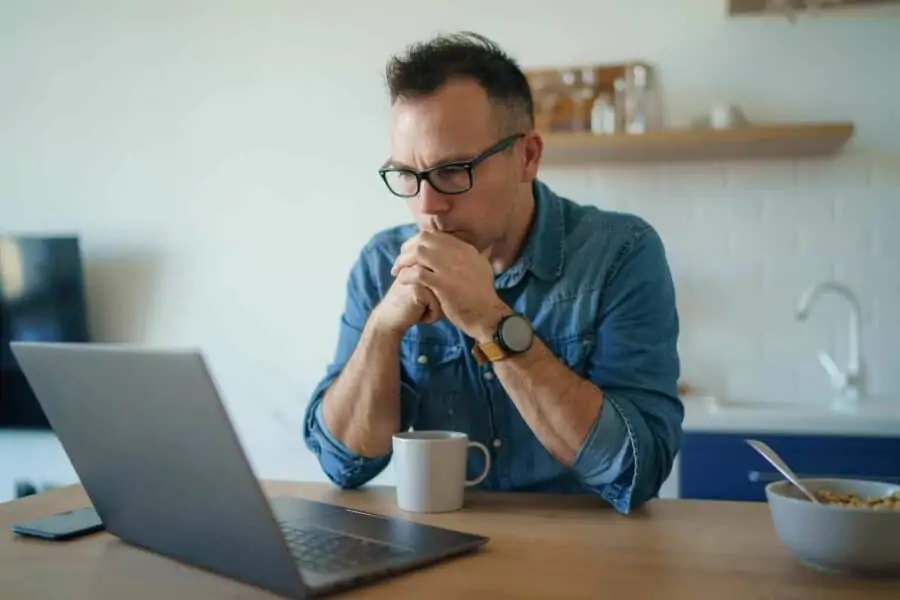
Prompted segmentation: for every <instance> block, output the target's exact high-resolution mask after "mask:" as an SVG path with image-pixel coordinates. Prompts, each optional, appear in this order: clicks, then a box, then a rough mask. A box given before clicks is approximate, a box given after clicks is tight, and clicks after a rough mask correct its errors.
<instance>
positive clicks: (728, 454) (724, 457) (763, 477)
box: [678, 431, 900, 502]
mask: <svg viewBox="0 0 900 600" xmlns="http://www.w3.org/2000/svg"><path fill="white" fill-rule="evenodd" d="M748 438H749V439H758V440H761V441H763V442H765V443H767V444H768V445H769V446H771V447H772V449H773V450H775V451H776V452H778V454H780V455H781V457H782V458H784V460H785V462H787V464H788V465H790V467H791V468H792V469H793V470H794V471H795V472H796V473H797V475H798V476H800V477H845V478H856V479H875V480H879V481H887V482H891V483H900V438H898V437H862V436H839V435H793V434H792V435H785V434H777V435H770V434H763V433H755V432H752V431H748V432H741V433H695V432H685V434H684V439H683V442H682V447H681V452H680V453H679V470H678V484H679V496H680V497H681V498H696V499H709V500H744V501H753V502H764V501H765V499H766V494H765V487H766V485H768V484H769V483H771V482H772V481H777V480H780V479H784V478H783V477H782V476H781V474H780V473H778V472H777V471H776V470H775V468H774V467H772V466H771V465H770V464H769V463H768V462H767V461H766V460H765V459H764V458H763V457H762V456H760V455H759V454H758V453H757V452H756V451H755V450H754V449H753V448H751V447H750V446H748V445H747V443H746V442H745V441H744V440H746V439H748Z"/></svg>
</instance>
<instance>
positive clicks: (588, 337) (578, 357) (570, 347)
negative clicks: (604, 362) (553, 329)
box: [544, 334, 597, 378]
mask: <svg viewBox="0 0 900 600" xmlns="http://www.w3.org/2000/svg"><path fill="white" fill-rule="evenodd" d="M544 344H545V345H546V346H547V348H549V349H550V351H551V352H552V353H553V354H554V355H555V356H556V357H557V358H558V359H559V360H560V361H562V362H563V364H565V365H566V366H567V367H569V370H571V371H572V372H573V373H575V374H576V375H579V376H580V377H584V378H587V377H588V375H589V374H590V365H591V355H592V354H593V352H594V348H596V346H597V337H596V336H595V335H594V334H577V335H570V336H564V337H559V338H550V339H548V340H545V341H544Z"/></svg>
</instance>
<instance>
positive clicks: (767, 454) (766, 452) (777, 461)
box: [746, 440, 819, 504]
mask: <svg viewBox="0 0 900 600" xmlns="http://www.w3.org/2000/svg"><path fill="white" fill-rule="evenodd" d="M746 442H747V443H748V444H749V445H750V446H751V447H752V448H753V449H754V450H756V451H757V452H759V453H760V454H762V456H763V458H765V459H766V460H767V461H769V462H770V463H772V466H773V467H775V468H776V469H778V471H779V472H780V473H781V474H782V475H784V476H785V477H786V478H787V480H788V481H790V482H791V483H793V484H794V485H795V486H797V489H799V490H800V491H801V492H803V494H804V495H805V496H806V497H807V498H809V499H810V500H812V501H813V502H815V503H817V504H818V503H819V499H818V498H816V496H815V495H814V494H813V493H812V492H810V491H809V490H808V489H806V486H804V485H803V484H802V483H800V478H799V477H797V476H796V475H795V474H794V472H793V471H791V469H790V467H788V466H787V465H786V464H785V462H784V461H783V460H781V457H780V456H778V454H777V453H776V452H775V451H774V450H772V449H771V448H770V447H769V446H768V444H766V443H764V442H760V441H759V440H746Z"/></svg>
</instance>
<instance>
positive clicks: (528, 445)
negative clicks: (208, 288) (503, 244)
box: [303, 181, 684, 513]
mask: <svg viewBox="0 0 900 600" xmlns="http://www.w3.org/2000/svg"><path fill="white" fill-rule="evenodd" d="M533 190H534V196H535V202H536V205H535V219H534V221H533V224H532V227H531V230H530V233H529V234H528V237H527V238H526V241H525V244H524V246H523V250H522V252H521V253H520V255H519V258H518V259H517V261H516V262H515V263H514V264H513V265H512V266H510V267H509V268H508V269H507V270H506V271H504V272H503V273H500V274H498V275H497V276H496V277H495V281H494V285H495V288H496V290H497V293H498V295H499V296H500V298H501V299H502V300H503V301H504V302H506V303H507V304H508V305H509V306H510V307H511V308H512V309H513V310H515V311H517V312H520V313H522V314H524V315H525V316H526V317H527V318H528V319H529V320H530V321H531V323H532V326H533V327H534V330H535V333H536V335H537V336H538V337H539V338H540V339H541V341H543V343H544V344H545V345H546V346H547V347H548V348H549V349H550V350H551V351H552V352H553V353H554V354H555V355H556V356H557V357H558V358H559V359H560V360H561V361H563V362H564V363H565V365H567V366H568V368H569V369H570V370H571V371H573V372H574V373H576V374H577V375H579V376H581V377H583V378H586V379H588V380H590V381H591V382H593V383H594V384H595V385H596V386H597V387H598V388H599V389H600V390H602V392H603V397H604V401H603V405H602V409H601V411H600V414H599V416H598V417H597V419H596V421H595V422H594V423H593V424H592V427H591V429H590V431H589V433H588V436H587V438H586V439H585V441H584V443H583V445H582V447H581V448H580V449H579V451H578V453H577V455H576V458H575V462H574V464H573V465H572V467H571V468H570V467H566V466H565V465H563V464H562V463H561V462H559V461H558V460H557V459H556V458H554V457H553V456H552V455H551V454H550V453H549V452H548V451H547V450H546V448H545V447H544V446H543V445H542V444H541V443H540V441H538V439H537V438H536V437H535V435H534V433H533V432H532V431H531V429H530V428H529V427H528V425H527V424H526V423H525V421H524V420H523V419H522V417H521V415H520V414H519V412H518V410H517V409H516V406H515V404H514V403H513V402H512V400H511V399H510V398H509V396H508V395H507V394H506V392H505V390H504V388H503V386H502V384H501V382H500V380H499V379H498V378H497V377H495V375H494V372H493V370H492V368H491V365H490V364H487V365H484V366H479V365H478V363H477V362H476V361H475V359H474V357H473V356H472V354H471V348H472V340H471V339H469V338H467V337H466V336H465V335H464V334H463V333H462V332H461V331H459V330H458V329H457V328H456V327H454V326H453V325H452V324H451V323H450V322H449V321H447V320H446V319H444V320H442V321H439V322H438V323H435V324H432V325H425V324H419V325H415V326H413V327H412V328H410V329H409V330H408V331H407V332H406V334H405V335H404V336H403V338H402V340H401V343H400V362H401V365H400V367H401V368H400V377H401V381H400V390H401V391H400V402H401V428H402V429H403V430H407V429H410V428H411V429H419V430H426V429H443V430H454V431H461V432H464V433H466V434H467V435H468V436H469V438H470V439H472V440H475V441H479V442H481V443H483V444H485V445H486V446H487V447H488V448H489V449H490V452H491V454H492V456H491V463H492V465H491V470H490V472H489V474H488V476H487V478H486V479H485V480H484V481H483V482H482V483H481V484H479V486H478V487H479V488H481V489H486V490H509V491H530V492H557V493H597V494H599V495H600V496H602V497H603V498H605V499H606V500H607V501H608V502H609V503H610V504H611V505H612V506H613V507H614V508H615V509H616V510H617V511H619V512H621V513H628V512H629V511H630V510H631V509H632V508H634V507H636V506H638V505H640V504H642V503H644V502H646V501H647V500H649V499H651V498H654V497H656V496H657V495H658V492H659V488H660V486H661V485H662V483H663V482H664V481H665V479H666V478H667V477H668V475H669V473H670V472H671V469H672V461H673V458H674V457H675V454H676V453H677V452H678V450H679V447H680V444H681V433H682V430H681V426H682V420H683V418H684V407H683V405H682V403H681V401H680V399H679V397H678V393H677V382H678V378H679V374H680V363H679V357H678V350H677V338H678V331H679V321H678V314H677V311H676V306H675V290H674V285H673V282H672V276H671V273H670V271H669V266H668V263H667V259H666V254H665V250H664V247H663V244H662V241H661V239H660V237H659V236H658V234H657V233H656V231H655V230H654V229H653V228H652V227H651V226H650V225H649V224H648V223H646V222H645V221H643V220H642V219H640V218H639V217H636V216H634V215H629V214H624V213H617V212H609V211H603V210H600V209H598V208H596V207H591V206H582V205H579V204H576V203H574V202H572V201H570V200H568V199H566V198H562V197H560V196H558V195H556V194H555V193H554V192H553V191H551V190H550V188H549V187H548V186H547V185H545V184H544V183H542V182H540V181H536V182H535V183H534V184H533ZM416 232H417V229H416V227H415V226H414V225H403V226H399V227H395V228H392V229H388V230H385V231H382V232H380V233H378V234H376V235H375V236H374V237H373V238H372V239H371V240H370V241H369V243H368V244H367V245H366V246H365V248H364V249H363V251H362V253H361V254H360V256H359V258H358V260H357V262H356V264H355V265H354V266H353V269H352V271H351V273H350V277H349V281H348V284H347V291H346V294H347V297H346V306H345V309H344V313H343V315H342V318H341V321H340V334H339V340H338V345H337V351H336V353H335V356H334V360H333V362H332V363H331V364H330V365H329V366H328V368H327V369H326V372H325V375H324V377H323V379H322V380H321V382H320V383H319V385H318V386H317V387H316V389H315V390H314V391H313V393H312V397H311V400H310V402H309V404H308V407H307V409H306V415H305V418H304V429H303V435H304V440H305V443H306V445H307V447H308V448H309V449H310V450H311V451H312V452H313V454H315V455H316V456H317V457H318V460H319V463H320V465H321V467H322V469H323V471H324V472H325V474H326V475H327V477H328V478H329V479H330V480H331V481H333V482H334V483H335V484H337V485H339V486H341V487H345V488H353V487H357V486H360V485H363V484H365V483H366V482H368V481H369V480H371V479H372V478H373V477H375V476H376V475H378V474H379V473H380V472H381V471H382V470H383V469H384V468H385V467H386V466H387V464H388V463H389V461H390V458H391V455H390V453H388V454H387V455H385V456H382V457H378V458H366V457H362V456H359V455H357V454H355V453H353V452H352V451H350V450H349V449H348V448H347V447H346V446H345V445H344V444H342V443H341V442H340V441H339V440H337V439H336V438H335V437H334V436H333V435H332V434H331V432H329V431H328V429H327V427H326V425H325V422H324V419H323V417H322V409H321V406H322V398H323V397H324V394H325V391H326V389H327V388H328V386H329V385H330V384H331V382H332V381H333V380H334V379H335V378H336V377H337V376H338V375H339V374H340V372H341V369H342V368H343V367H344V365H345V364H346V363H347V361H348V360H349V358H350V356H351V354H352V353H353V351H354V349H355V348H356V345H357V343H358V341H359V338H360V335H361V332H362V329H363V327H364V326H365V323H366V319H367V318H368V315H369V313H370V311H371V310H372V309H373V308H374V306H375V305H376V304H377V303H378V302H379V300H380V299H381V298H382V297H383V296H384V295H385V293H386V292H387V290H388V288H389V287H390V286H391V283H392V281H393V278H392V277H391V274H390V271H391V266H392V265H393V262H394V259H395V258H396V257H397V255H398V254H399V252H400V246H401V245H402V244H403V242H404V241H405V240H407V239H408V238H409V237H411V236H412V235H414V234H415V233H416ZM545 401H546V402H556V401H557V400H555V399H553V398H546V400H545ZM483 468H484V457H483V456H482V454H481V453H480V452H470V453H469V458H468V464H467V472H468V473H467V474H468V476H469V477H476V476H478V475H479V474H481V472H482V469H483Z"/></svg>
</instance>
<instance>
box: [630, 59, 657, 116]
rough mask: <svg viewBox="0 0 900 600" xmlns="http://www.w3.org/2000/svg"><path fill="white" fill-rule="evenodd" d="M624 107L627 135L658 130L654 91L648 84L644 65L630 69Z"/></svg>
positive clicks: (648, 74)
mask: <svg viewBox="0 0 900 600" xmlns="http://www.w3.org/2000/svg"><path fill="white" fill-rule="evenodd" d="M625 105H626V111H625V118H626V122H625V130H626V131H627V132H628V133H646V132H648V131H654V130H656V129H659V127H660V122H659V118H660V115H659V109H658V106H657V99H656V91H655V90H654V89H653V88H652V86H651V84H650V73H649V70H648V69H647V67H645V66H644V65H635V66H634V67H632V69H631V73H630V85H628V86H627V96H626V102H625Z"/></svg>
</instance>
